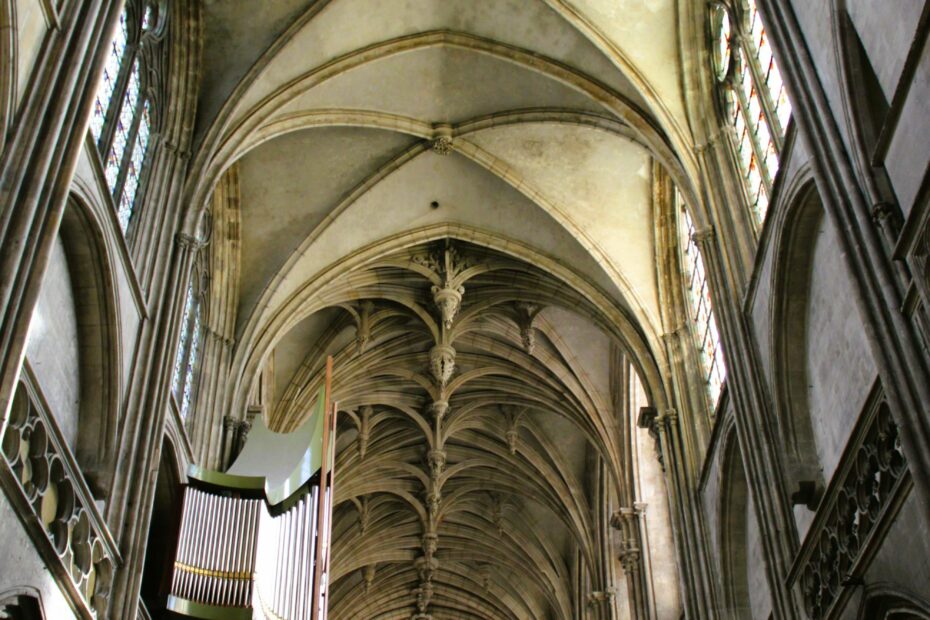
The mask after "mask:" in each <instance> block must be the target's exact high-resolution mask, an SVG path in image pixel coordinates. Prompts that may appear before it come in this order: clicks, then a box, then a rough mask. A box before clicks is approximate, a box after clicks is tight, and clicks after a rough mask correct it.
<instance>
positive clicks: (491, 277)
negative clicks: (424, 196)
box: [271, 239, 622, 620]
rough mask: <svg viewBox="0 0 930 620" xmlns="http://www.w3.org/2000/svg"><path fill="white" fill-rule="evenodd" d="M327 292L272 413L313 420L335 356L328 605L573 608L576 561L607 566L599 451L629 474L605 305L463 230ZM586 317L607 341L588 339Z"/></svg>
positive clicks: (279, 422) (358, 610) (503, 611)
mask: <svg viewBox="0 0 930 620" xmlns="http://www.w3.org/2000/svg"><path fill="white" fill-rule="evenodd" d="M330 289H331V290H332V293H331V294H332V295H333V296H335V297H340V296H341V297H343V299H342V300H338V301H336V303H334V304H333V306H331V308H330V309H329V310H323V311H322V312H321V313H320V314H319V317H323V318H324V319H325V320H319V317H317V316H311V317H309V318H308V319H306V320H307V321H308V322H310V323H312V325H313V327H312V331H313V334H312V338H311V340H312V341H313V343H314V346H313V347H311V348H310V349H309V352H308V353H307V355H306V356H305V357H304V358H303V359H302V360H301V363H300V365H299V367H298V369H297V370H296V372H294V374H293V378H292V379H291V381H290V382H289V383H288V384H287V386H286V388H285V389H284V390H283V392H282V393H281V394H280V395H279V397H278V398H277V399H276V403H275V406H274V409H273V413H272V415H271V421H272V424H273V426H274V427H275V428H277V429H279V430H288V429H291V428H293V427H295V426H296V425H297V424H299V423H300V422H301V421H302V420H303V416H304V414H305V412H306V411H308V410H309V407H310V405H311V404H312V403H311V402H310V401H311V400H312V398H313V396H312V395H313V394H314V393H315V388H316V387H317V386H318V385H319V382H320V380H321V374H320V373H321V369H322V365H323V360H324V357H325V356H326V355H333V356H334V358H335V367H336V373H335V383H334V394H335V398H336V399H337V400H338V402H339V406H340V411H341V413H340V416H341V417H340V423H339V442H338V458H337V464H336V468H337V472H338V474H337V475H338V480H339V483H338V487H337V497H336V502H337V503H336V512H335V517H334V522H335V538H334V541H335V542H334V548H333V549H334V559H333V579H334V583H333V595H332V597H333V598H332V606H331V614H332V617H333V618H334V619H340V618H410V617H417V616H416V614H431V615H432V617H433V618H435V619H436V620H439V619H440V618H514V619H517V618H560V619H561V618H565V619H568V618H572V617H573V615H572V614H573V612H572V610H573V605H574V603H575V601H576V600H577V598H578V597H579V596H583V593H581V592H578V591H577V587H578V586H577V581H576V579H577V575H578V574H579V571H580V570H582V566H583V570H584V572H585V574H588V575H591V576H593V577H592V579H593V580H597V579H598V575H600V574H601V572H600V569H599V565H600V564H601V563H602V562H603V557H601V554H602V553H603V548H602V547H599V542H600V539H599V532H598V531H597V530H598V524H597V521H596V519H595V517H594V515H596V514H597V510H596V508H595V507H594V506H593V505H592V503H593V497H592V495H591V488H592V478H591V475H590V472H591V471H598V470H599V468H598V467H591V463H602V464H603V469H604V471H606V472H607V474H606V475H607V477H608V478H609V479H610V480H611V481H612V482H613V484H619V481H620V477H619V476H618V474H617V471H618V465H619V463H620V462H621V461H622V458H621V455H620V454H618V450H619V447H618V446H619V438H618V420H617V419H616V415H617V414H616V412H615V411H614V408H613V406H612V401H611V395H610V394H609V386H610V384H609V382H605V380H604V377H605V376H606V374H607V373H606V370H605V369H606V364H608V360H607V359H606V358H607V356H608V355H609V352H610V351H611V345H610V341H611V340H612V339H611V337H610V336H608V334H607V333H605V332H603V331H602V330H600V328H599V327H597V326H596V325H595V321H593V320H592V318H591V317H592V316H596V314H597V312H596V311H595V310H594V309H593V308H591V307H589V304H588V302H587V301H586V300H585V299H584V298H583V297H582V296H581V295H579V294H578V293H577V292H576V291H574V290H572V288H571V287H570V286H569V285H568V284H567V283H565V282H561V281H559V280H557V279H556V278H555V277H554V276H552V275H549V274H546V273H545V272H543V271H542V270H541V269H538V268H536V267H534V266H533V265H530V264H528V263H525V262H523V261H519V260H516V259H514V258H512V257H508V256H506V255H503V254H500V253H497V252H493V251H490V250H487V249H484V248H479V247H478V246H474V245H471V244H467V243H465V242H462V241H453V240H450V239H446V240H439V241H436V242H432V243H429V244H424V245H419V246H414V247H412V248H408V249H406V250H403V251H401V252H398V253H394V254H391V255H387V256H384V257H381V258H379V259H377V260H374V261H371V262H370V263H368V264H366V265H364V267H362V268H359V269H357V270H353V271H349V272H347V273H345V274H343V275H341V276H340V277H338V278H337V279H336V281H334V282H332V283H331V284H330ZM332 308H337V309H338V310H337V311H335V312H334V311H332ZM579 330H580V331H582V332H584V335H585V336H588V335H589V334H597V335H598V336H599V338H600V340H601V342H600V343H598V342H594V343H591V344H590V350H589V351H579V350H576V348H575V347H574V346H573V345H574V342H572V338H573V336H572V332H578V331H579ZM295 332H296V333H300V329H296V330H295ZM307 335H308V334H307V333H305V332H304V333H303V335H302V337H303V338H306V337H307ZM574 337H575V339H577V334H576V335H575V336H574ZM287 339H288V336H285V338H284V341H286V340H287ZM604 585H605V584H597V583H592V584H590V587H591V589H592V590H602V589H603V587H604ZM423 617H427V616H425V615H424V616H423Z"/></svg>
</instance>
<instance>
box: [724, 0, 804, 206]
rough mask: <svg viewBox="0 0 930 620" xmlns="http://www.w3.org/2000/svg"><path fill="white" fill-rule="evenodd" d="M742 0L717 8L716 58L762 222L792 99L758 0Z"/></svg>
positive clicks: (745, 174)
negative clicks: (773, 49) (779, 67)
mask: <svg viewBox="0 0 930 620" xmlns="http://www.w3.org/2000/svg"><path fill="white" fill-rule="evenodd" d="M742 1H743V3H742V4H739V3H737V4H736V6H735V7H733V8H729V7H728V6H727V5H725V4H722V3H721V4H717V5H715V6H714V8H713V10H712V14H711V20H712V24H713V27H714V29H715V37H716V45H715V47H714V54H715V58H714V63H715V72H716V74H717V79H718V81H719V83H720V85H721V88H722V89H723V93H724V99H725V102H726V107H727V120H728V121H729V122H730V124H731V125H732V126H733V129H734V133H735V137H736V143H735V144H734V148H735V149H736V159H737V162H738V163H739V167H740V172H741V173H742V176H743V181H744V183H745V186H746V193H747V195H748V197H749V206H750V208H751V209H752V212H753V214H754V215H755V218H756V222H757V223H758V224H761V223H762V221H763V220H764V219H765V213H766V211H767V209H768V203H769V200H768V197H769V194H770V193H771V190H772V184H773V183H774V181H775V175H776V174H777V173H778V166H779V161H778V158H779V154H780V152H781V148H782V145H783V143H784V137H785V128H786V127H787V126H788V121H789V119H790V118H791V104H790V103H789V101H788V95H787V93H786V91H785V86H784V83H783V81H782V78H781V73H780V72H779V70H778V65H777V64H776V62H775V56H774V54H773V52H772V48H771V46H770V45H769V41H768V36H767V35H766V32H765V27H764V25H763V24H762V18H761V16H760V15H759V12H758V10H756V3H755V0H742ZM734 15H735V16H736V17H734ZM735 42H738V43H735Z"/></svg>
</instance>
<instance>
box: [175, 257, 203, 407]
mask: <svg viewBox="0 0 930 620" xmlns="http://www.w3.org/2000/svg"><path fill="white" fill-rule="evenodd" d="M199 263H200V261H199V260H197V261H195V267H194V272H193V274H192V275H191V280H190V283H189V284H188V286H187V295H186V296H185V300H184V313H183V315H182V317H181V331H180V335H179V337H178V352H177V355H176V356H175V360H174V373H173V375H172V379H171V391H172V393H173V395H174V399H175V402H176V403H177V406H178V412H179V413H180V414H181V418H182V419H183V420H185V421H187V417H188V414H189V413H190V410H191V406H192V405H193V404H194V397H195V395H196V389H197V374H198V370H199V366H200V364H199V362H200V356H201V351H202V349H203V346H202V344H203V343H202V341H203V313H204V305H205V303H204V299H205V293H206V290H205V289H206V277H205V274H204V271H203V269H202V268H201V266H200V264H199Z"/></svg>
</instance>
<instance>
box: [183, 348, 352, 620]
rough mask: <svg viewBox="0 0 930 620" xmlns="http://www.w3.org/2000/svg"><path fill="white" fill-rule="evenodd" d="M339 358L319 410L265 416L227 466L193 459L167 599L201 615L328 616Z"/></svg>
mask: <svg viewBox="0 0 930 620" xmlns="http://www.w3.org/2000/svg"><path fill="white" fill-rule="evenodd" d="M329 377H330V367H329V364H327V381H326V386H325V387H324V388H321V389H320V394H319V397H318V398H317V405H316V407H315V410H314V412H313V414H312V415H311V416H310V418H309V419H308V420H307V421H306V422H305V423H304V424H303V425H302V426H301V427H300V428H298V429H297V430H295V431H293V432H291V433H286V434H279V433H274V432H272V431H270V430H268V428H267V427H266V426H265V424H264V421H262V420H256V421H255V424H254V425H253V427H252V430H251V431H250V432H249V439H248V441H247V442H246V445H245V447H244V448H243V450H242V453H241V454H240V455H239V456H238V457H237V458H236V461H235V463H233V465H232V466H231V467H230V468H229V470H228V471H226V472H225V473H224V472H217V471H211V470H205V469H202V468H199V467H197V466H191V467H190V469H189V470H188V484H187V486H186V488H185V490H184V503H183V508H182V514H181V525H180V533H179V536H178V544H177V548H176V550H175V562H174V571H173V574H172V580H171V590H170V595H169V597H168V609H169V610H170V611H171V612H173V613H174V614H177V615H180V616H186V617H192V618H216V619H219V618H223V619H227V618H229V619H238V618H242V619H256V620H257V619H262V620H264V619H268V620H279V619H280V620H325V619H326V611H327V585H328V578H329V548H330V533H331V531H332V509H333V460H334V450H333V447H334V446H335V430H336V424H335V422H336V420H335V418H336V415H335V411H336V410H335V407H334V406H330V403H329V384H330V381H329Z"/></svg>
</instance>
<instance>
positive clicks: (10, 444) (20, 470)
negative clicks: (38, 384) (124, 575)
mask: <svg viewBox="0 0 930 620" xmlns="http://www.w3.org/2000/svg"><path fill="white" fill-rule="evenodd" d="M27 374H28V373H27ZM40 403H41V399H40V398H38V397H37V395H36V393H35V392H34V391H33V389H32V388H31V387H30V385H27V384H26V382H23V381H21V382H20V384H19V386H18V387H17V390H16V394H15V396H14V398H13V403H12V406H11V407H10V415H9V420H8V424H7V427H6V430H5V431H4V433H3V438H2V453H3V460H4V463H5V465H6V466H7V467H2V466H0V468H2V469H4V471H3V474H4V475H3V476H2V479H3V483H4V487H6V490H7V495H8V497H10V500H11V502H12V503H13V505H14V506H15V507H16V508H17V509H18V510H19V512H20V514H21V515H22V518H23V522H24V524H25V525H26V528H27V530H28V531H29V533H30V535H31V536H32V538H33V541H34V542H35V545H36V547H37V548H38V550H39V552H40V553H41V554H42V556H43V558H44V560H45V562H46V565H47V566H48V568H49V570H50V571H51V573H52V574H53V575H55V576H56V577H57V578H58V583H59V585H61V586H62V589H63V590H65V591H67V592H68V593H69V594H70V598H71V599H72V602H73V605H74V606H75V610H76V611H78V612H79V613H80V615H81V616H85V617H91V618H93V617H97V618H105V617H106V616H107V613H106V611H107V605H108V602H109V592H110V586H111V584H112V580H113V571H114V569H115V567H116V565H117V563H118V558H117V552H116V546H115V544H114V542H113V539H112V537H111V536H110V534H109V530H108V529H107V528H106V525H105V524H104V522H103V519H102V518H101V517H100V514H99V511H98V510H97V507H96V506H95V505H94V503H93V497H92V495H91V493H90V490H89V489H88V487H87V484H86V483H85V482H84V480H83V478H82V477H81V475H80V470H79V468H78V467H77V464H76V463H75V461H74V457H73V455H72V454H71V451H70V450H69V449H68V448H67V447H66V446H65V444H64V441H63V440H62V438H61V435H60V432H59V431H58V428H57V426H56V425H55V423H54V421H52V420H51V419H50V418H49V415H48V412H47V410H46V409H45V407H44V406H43V405H42V404H40Z"/></svg>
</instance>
